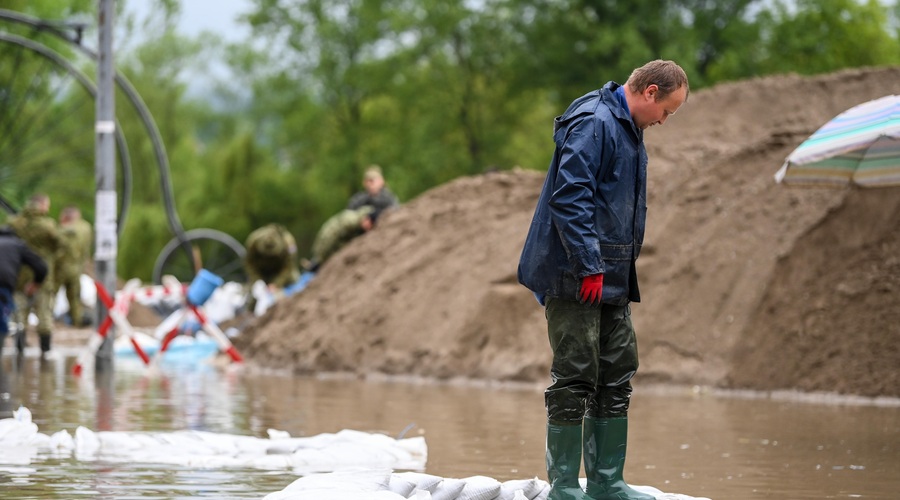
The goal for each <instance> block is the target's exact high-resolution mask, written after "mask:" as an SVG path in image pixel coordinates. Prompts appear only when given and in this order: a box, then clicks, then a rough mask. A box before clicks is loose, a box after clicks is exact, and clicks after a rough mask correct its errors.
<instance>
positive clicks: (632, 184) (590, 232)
mask: <svg viewBox="0 0 900 500" xmlns="http://www.w3.org/2000/svg"><path fill="white" fill-rule="evenodd" d="M617 88H619V84H617V83H615V82H609V83H607V84H606V85H604V86H603V88H602V89H600V90H595V91H593V92H590V93H588V94H586V95H584V96H582V97H580V98H578V99H576V100H575V101H574V102H573V103H572V104H571V105H569V108H568V109H567V110H566V112H565V113H564V114H563V115H562V116H559V117H557V118H556V119H555V121H554V133H553V141H554V143H555V144H556V149H555V151H554V153H553V159H552V161H551V162H550V167H549V169H548V171H547V178H546V180H545V181H544V187H543V189H542V191H541V195H540V198H539V199H538V204H537V208H536V209H535V212H534V218H533V219H532V222H531V227H530V228H529V230H528V236H527V237H526V239H525V246H524V248H523V249H522V255H521V257H520V259H519V268H518V279H519V282H520V283H521V284H523V285H525V286H526V287H528V289H530V290H531V291H533V292H534V293H535V295H536V296H538V298H539V300H541V298H543V297H559V298H565V299H570V300H578V293H579V290H580V288H581V279H582V278H583V277H585V276H589V275H592V274H599V273H603V275H604V276H603V295H602V298H601V301H602V302H604V303H608V304H615V305H625V304H628V303H629V302H640V292H639V290H638V282H637V273H636V271H635V261H636V260H637V258H638V255H640V253H641V244H642V243H643V241H644V227H645V224H646V214H647V150H646V149H645V147H644V134H643V131H642V130H640V129H638V128H637V127H636V126H635V125H634V122H633V121H632V120H631V115H630V114H629V113H628V111H627V109H625V107H624V106H623V105H622V103H621V102H620V101H619V99H617V97H616V95H615V91H616V89H617Z"/></svg>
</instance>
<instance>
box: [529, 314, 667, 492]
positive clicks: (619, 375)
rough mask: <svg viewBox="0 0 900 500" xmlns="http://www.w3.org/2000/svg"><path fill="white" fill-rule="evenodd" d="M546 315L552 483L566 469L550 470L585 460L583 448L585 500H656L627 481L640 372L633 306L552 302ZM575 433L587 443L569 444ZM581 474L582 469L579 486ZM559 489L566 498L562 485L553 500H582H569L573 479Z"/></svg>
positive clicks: (580, 441) (549, 474)
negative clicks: (631, 410)
mask: <svg viewBox="0 0 900 500" xmlns="http://www.w3.org/2000/svg"><path fill="white" fill-rule="evenodd" d="M545 314H546V316H547V325H548V336H549V339H550V347H551V349H552V350H553V362H552V364H551V367H550V376H551V379H552V383H551V385H550V387H548V388H547V390H546V391H545V392H544V400H545V403H546V407H547V427H548V439H547V442H548V446H547V457H548V458H547V464H548V467H547V469H548V476H549V477H551V481H550V483H551V485H553V484H554V483H553V480H552V478H553V476H554V475H557V476H558V475H559V470H560V468H559V467H558V466H557V467H551V464H557V463H565V464H567V463H568V462H569V461H568V460H567V459H566V458H565V457H571V456H573V455H576V454H577V455H579V456H580V455H582V448H583V450H584V455H583V457H584V463H585V475H586V476H587V481H588V488H587V496H586V498H589V499H593V500H653V497H652V496H649V495H645V494H643V493H639V492H637V491H635V490H633V489H631V488H630V487H628V485H627V484H625V482H624V480H623V479H622V469H623V468H624V464H625V443H626V441H627V435H628V431H627V429H628V427H627V414H628V405H629V402H630V399H631V378H632V377H633V376H634V374H635V372H637V369H638V352H637V343H636V342H635V335H634V327H633V326H632V323H631V314H630V308H629V307H628V306H627V305H626V306H615V305H610V304H601V305H599V306H591V305H586V304H581V303H579V302H577V301H573V300H564V299H558V298H548V299H547V305H546V311H545ZM623 424H624V425H623ZM557 428H565V429H566V431H558V429H557ZM582 428H583V432H582ZM551 430H557V431H558V432H556V433H555V434H556V435H558V436H559V437H554V438H553V440H555V442H554V443H553V446H551V434H552V433H551ZM576 430H577V434H578V436H579V437H580V439H578V440H577V441H573V440H572V439H563V437H562V436H564V435H565V436H567V437H568V436H575V434H576ZM576 448H577V449H576ZM577 471H578V468H577V467H576V468H575V476H576V480H577ZM559 484H560V485H561V488H560V495H561V496H556V497H555V496H554V489H555V487H553V486H551V494H550V496H549V498H550V499H551V500H555V499H566V500H567V499H569V498H579V497H577V496H565V495H566V494H570V493H571V491H572V490H571V488H570V487H569V486H568V485H569V482H568V481H567V482H559ZM579 489H580V488H579ZM576 493H577V492H576Z"/></svg>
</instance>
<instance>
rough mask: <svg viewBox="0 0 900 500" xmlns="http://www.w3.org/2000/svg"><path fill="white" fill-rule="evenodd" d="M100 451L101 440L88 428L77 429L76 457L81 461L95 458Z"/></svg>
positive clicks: (79, 427)
mask: <svg viewBox="0 0 900 500" xmlns="http://www.w3.org/2000/svg"><path fill="white" fill-rule="evenodd" d="M99 450H100V439H99V438H98V437H97V434H96V433H95V432H94V431H92V430H90V429H88V428H87V427H82V426H80V425H79V426H78V428H77V429H75V456H76V457H77V458H79V459H80V460H86V459H91V458H95V457H96V456H97V452H98V451H99Z"/></svg>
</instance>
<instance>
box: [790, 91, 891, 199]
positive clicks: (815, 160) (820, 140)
mask: <svg viewBox="0 0 900 500" xmlns="http://www.w3.org/2000/svg"><path fill="white" fill-rule="evenodd" d="M775 180H776V181H777V182H785V183H791V184H817V185H822V184H826V185H827V184H830V185H847V184H857V185H859V186H865V187H873V186H897V185H900V96H897V95H889V96H885V97H882V98H880V99H875V100H872V101H869V102H865V103H863V104H860V105H858V106H854V107H852V108H850V109H848V110H847V111H844V112H843V113H841V114H839V115H838V116H836V117H834V118H832V119H831V120H830V121H829V122H828V123H826V124H825V125H822V127H821V128H820V129H819V130H816V132H815V133H814V134H813V135H811V136H810V137H809V138H808V139H806V140H805V141H803V143H802V144H800V146H798V147H797V149H795V150H794V152H793V153H791V154H790V155H789V156H788V157H787V159H786V160H785V162H784V165H782V166H781V169H779V170H778V172H777V173H776V174H775Z"/></svg>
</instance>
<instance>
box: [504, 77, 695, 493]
mask: <svg viewBox="0 0 900 500" xmlns="http://www.w3.org/2000/svg"><path fill="white" fill-rule="evenodd" d="M688 92H689V87H688V81H687V76H686V75H685V73H684V70H682V69H681V67H679V66H678V65H677V64H675V63H674V62H672V61H662V60H656V61H651V62H649V63H647V64H645V65H644V66H642V67H640V68H637V69H635V70H634V72H632V74H631V76H630V77H629V78H628V81H626V82H625V84H624V85H619V84H617V83H615V82H609V83H607V84H606V85H605V86H603V88H602V89H600V90H596V91H593V92H590V93H588V94H586V95H584V96H582V97H580V98H578V99H576V100H575V101H574V102H573V103H572V104H571V105H569V108H568V109H567V110H566V112H565V113H564V114H563V115H562V116H559V117H557V118H556V120H555V123H554V134H553V140H554V143H555V146H556V149H555V151H554V154H553V159H552V161H551V162H550V167H549V170H548V172H547V178H546V180H545V182H544V187H543V190H542V192H541V195H540V198H539V199H538V204H537V208H536V209H535V213H534V218H533V220H532V223H531V227H530V228H529V231H528V236H527V238H526V240H525V246H524V248H523V250H522V255H521V258H520V260H519V269H518V276H519V282H520V283H522V284H523V285H525V286H526V287H528V288H529V289H530V290H531V291H532V292H534V294H535V297H536V298H537V299H538V302H540V303H541V304H542V305H544V306H545V308H546V309H545V315H546V317H547V327H548V334H549V339H550V347H551V349H552V350H553V362H552V365H551V368H550V375H551V381H552V383H551V385H550V386H549V387H548V388H547V390H546V391H545V393H544V399H545V404H546V407H547V454H546V460H547V475H548V477H549V481H550V484H551V491H550V495H549V497H548V498H549V499H550V500H582V499H588V498H589V499H594V500H652V498H653V497H652V496H649V495H645V494H642V493H639V492H637V491H635V490H634V489H632V488H630V487H629V486H628V485H627V484H626V483H625V481H624V480H623V478H622V469H623V468H624V464H625V446H626V441H627V429H628V426H627V423H628V420H627V411H628V403H629V401H630V398H631V382H630V381H631V378H632V377H633V376H634V374H635V372H636V371H637V368H638V355H637V344H636V342H635V337H634V329H633V327H632V324H631V318H630V308H629V306H628V304H629V303H630V302H632V301H634V302H638V301H640V292H639V290H638V282H637V273H636V271H635V261H636V260H637V258H638V255H639V254H640V251H641V244H642V243H643V239H644V226H645V222H646V210H647V151H646V149H645V147H644V142H643V140H644V130H645V129H646V128H647V127H650V126H653V125H657V124H662V123H664V122H665V121H666V119H667V118H668V117H669V116H670V115H672V114H674V113H675V112H676V111H677V110H678V108H679V107H680V106H681V105H682V104H683V103H684V102H685V101H686V100H687V96H688ZM582 452H583V455H584V465H585V474H586V476H587V491H586V492H585V491H583V490H582V489H581V487H580V486H579V483H578V477H579V469H580V466H581V458H582Z"/></svg>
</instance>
